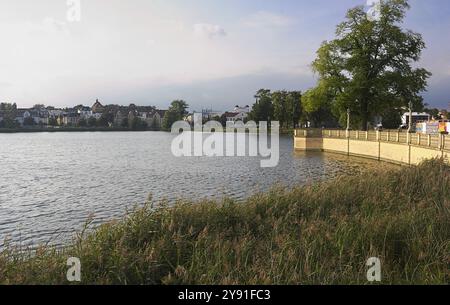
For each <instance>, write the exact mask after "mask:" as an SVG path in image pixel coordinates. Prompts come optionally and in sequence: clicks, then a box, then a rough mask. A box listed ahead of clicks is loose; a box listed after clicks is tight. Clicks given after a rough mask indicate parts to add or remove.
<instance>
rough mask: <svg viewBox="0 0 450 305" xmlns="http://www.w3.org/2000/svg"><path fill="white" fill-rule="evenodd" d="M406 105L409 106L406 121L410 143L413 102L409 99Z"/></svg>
mask: <svg viewBox="0 0 450 305" xmlns="http://www.w3.org/2000/svg"><path fill="white" fill-rule="evenodd" d="M408 107H409V122H408V144H410V143H411V131H412V117H413V116H412V107H413V104H412V102H411V101H410V102H409V103H408Z"/></svg>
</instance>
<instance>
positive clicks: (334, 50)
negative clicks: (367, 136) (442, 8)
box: [306, 0, 431, 130]
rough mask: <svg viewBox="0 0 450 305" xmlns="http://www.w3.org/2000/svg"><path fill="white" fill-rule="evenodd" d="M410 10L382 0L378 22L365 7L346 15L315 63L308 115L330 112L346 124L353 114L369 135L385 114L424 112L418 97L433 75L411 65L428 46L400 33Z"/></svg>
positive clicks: (399, 1) (401, 0) (397, 0)
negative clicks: (403, 109)
mask: <svg viewBox="0 0 450 305" xmlns="http://www.w3.org/2000/svg"><path fill="white" fill-rule="evenodd" d="M408 9H409V4H408V2H407V0H384V1H382V2H381V5H380V16H379V18H377V19H376V20H371V18H370V19H369V18H367V13H366V11H365V9H364V7H363V6H359V7H356V8H353V9H351V10H349V11H348V13H347V16H346V20H345V21H344V22H342V23H341V24H340V25H338V27H337V30H336V36H337V37H336V39H334V40H332V41H328V42H324V43H323V44H322V46H321V47H320V49H319V50H318V52H317V59H316V60H315V61H314V62H313V70H314V71H315V72H316V73H317V74H318V76H319V81H318V86H317V87H316V88H313V89H311V90H310V91H308V92H307V94H306V95H307V96H308V98H307V102H306V104H307V106H306V111H307V112H308V113H318V112H317V111H319V112H320V110H322V111H323V110H324V109H327V108H328V109H330V111H332V112H333V113H334V115H335V116H336V117H337V118H338V119H339V120H340V122H341V124H344V123H345V121H346V112H347V109H350V110H351V113H352V117H353V119H354V120H355V119H356V121H357V122H358V123H359V125H360V127H361V128H362V129H363V130H366V129H367V127H368V123H369V122H370V120H371V119H372V118H373V117H374V116H376V115H380V114H382V113H383V112H385V111H386V109H399V108H401V107H406V106H408V104H409V103H410V102H412V103H413V106H414V108H422V107H423V99H422V97H421V96H420V93H421V92H423V91H425V89H426V86H427V79H428V78H429V77H430V75H431V73H429V72H428V71H427V70H425V69H422V68H415V67H414V66H415V65H413V63H414V62H417V61H419V59H420V55H421V52H422V50H423V49H424V48H425V43H424V41H423V39H422V36H421V35H420V34H418V33H414V32H412V31H409V30H404V29H402V28H401V24H402V22H403V19H404V17H405V14H406V11H407V10H408Z"/></svg>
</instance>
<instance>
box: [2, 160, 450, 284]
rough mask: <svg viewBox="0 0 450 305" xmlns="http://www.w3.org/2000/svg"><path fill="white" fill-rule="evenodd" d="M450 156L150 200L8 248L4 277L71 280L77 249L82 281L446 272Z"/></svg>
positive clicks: (401, 280)
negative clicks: (251, 190)
mask: <svg viewBox="0 0 450 305" xmlns="http://www.w3.org/2000/svg"><path fill="white" fill-rule="evenodd" d="M449 208H450V167H448V166H447V165H445V164H444V163H443V162H442V161H438V160H435V161H428V162H426V163H424V164H422V165H421V166H419V167H412V168H401V169H391V170H389V171H388V172H386V171H385V170H384V171H381V170H379V171H377V170H375V171H372V172H370V173H362V174H360V175H355V176H345V177H340V178H338V179H334V180H332V181H328V182H323V183H319V184H313V185H309V186H303V187H302V186H300V187H298V188H294V189H285V188H276V189H273V190H272V191H269V192H268V193H266V194H258V195H255V196H254V197H252V198H250V199H248V200H246V201H245V202H240V203H239V202H235V201H233V200H224V201H223V202H221V203H217V202H212V201H204V202H199V203H195V204H193V203H190V202H178V204H177V205H176V206H174V207H171V208H169V207H167V206H163V207H157V208H156V207H155V208H154V207H152V206H151V204H147V205H146V206H145V207H144V208H139V209H136V210H135V211H133V212H132V213H130V214H129V215H127V216H126V217H125V218H124V219H123V220H121V221H117V222H112V223H109V224H106V225H103V226H101V227H100V228H98V229H96V230H95V231H93V232H92V233H89V234H86V233H82V234H80V235H79V236H78V238H77V239H76V241H75V242H74V243H73V244H72V245H71V246H69V247H67V248H65V249H64V250H56V249H52V248H48V247H42V248H40V249H38V250H37V251H36V252H19V251H17V249H16V250H14V249H11V248H9V249H7V250H4V251H3V252H2V253H1V254H0V283H4V284H13V283H19V284H65V283H67V281H66V271H67V267H66V260H67V258H68V257H70V256H75V257H79V258H80V259H81V263H82V270H81V272H82V283H83V284H90V283H96V284H161V283H162V284H366V283H367V279H366V272H367V267H366V266H365V263H366V260H367V259H368V258H369V257H378V258H380V259H381V262H382V283H383V284H389V283H396V284H410V283H413V284H445V283H448V282H449V280H450V274H449V259H450V256H449V255H450V213H449Z"/></svg>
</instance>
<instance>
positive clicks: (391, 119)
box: [382, 109, 402, 129]
mask: <svg viewBox="0 0 450 305" xmlns="http://www.w3.org/2000/svg"><path fill="white" fill-rule="evenodd" d="M382 118H383V128H385V129H398V128H400V125H402V114H401V113H400V111H399V110H397V109H389V110H388V111H386V112H384V113H383V114H382Z"/></svg>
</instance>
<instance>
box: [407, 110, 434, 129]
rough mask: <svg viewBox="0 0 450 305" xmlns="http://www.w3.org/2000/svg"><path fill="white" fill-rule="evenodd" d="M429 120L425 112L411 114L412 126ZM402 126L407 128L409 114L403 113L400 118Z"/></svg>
mask: <svg viewBox="0 0 450 305" xmlns="http://www.w3.org/2000/svg"><path fill="white" fill-rule="evenodd" d="M430 119H431V115H429V114H428V113H425V112H421V113H419V112H413V113H412V126H415V125H416V123H419V122H427V121H429V120H430ZM402 126H403V127H408V126H409V112H405V113H404V114H403V116H402Z"/></svg>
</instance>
